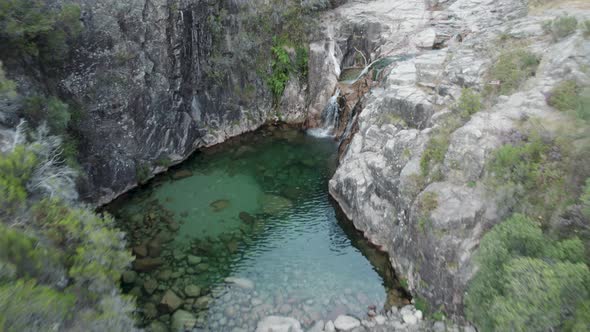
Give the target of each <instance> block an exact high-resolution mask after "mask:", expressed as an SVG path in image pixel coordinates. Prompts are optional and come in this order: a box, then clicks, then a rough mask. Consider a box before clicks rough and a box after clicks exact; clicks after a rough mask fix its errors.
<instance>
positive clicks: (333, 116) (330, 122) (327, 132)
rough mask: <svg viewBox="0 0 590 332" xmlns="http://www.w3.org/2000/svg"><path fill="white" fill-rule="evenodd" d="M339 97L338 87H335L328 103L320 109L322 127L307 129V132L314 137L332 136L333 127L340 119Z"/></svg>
mask: <svg viewBox="0 0 590 332" xmlns="http://www.w3.org/2000/svg"><path fill="white" fill-rule="evenodd" d="M339 97H340V89H336V93H334V95H333V96H332V97H331V98H330V101H329V102H328V105H326V107H325V108H324V110H323V111H322V127H320V128H312V129H309V130H308V131H307V133H308V134H310V135H312V136H316V137H332V136H333V135H334V129H335V128H336V127H337V126H338V121H339V120H340V105H338V98H339Z"/></svg>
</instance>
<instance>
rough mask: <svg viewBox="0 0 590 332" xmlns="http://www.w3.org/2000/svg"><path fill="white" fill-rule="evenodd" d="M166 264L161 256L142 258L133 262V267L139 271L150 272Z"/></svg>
mask: <svg viewBox="0 0 590 332" xmlns="http://www.w3.org/2000/svg"><path fill="white" fill-rule="evenodd" d="M163 264H164V261H163V260H162V259H161V258H140V259H136V260H135V261H134V262H133V269H134V270H135V271H138V272H150V271H153V270H155V269H157V268H159V267H160V266H162V265H163Z"/></svg>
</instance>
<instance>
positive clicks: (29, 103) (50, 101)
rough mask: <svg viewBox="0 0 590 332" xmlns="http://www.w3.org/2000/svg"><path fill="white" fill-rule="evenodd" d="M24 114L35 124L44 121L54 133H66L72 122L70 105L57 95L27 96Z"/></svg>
mask: <svg viewBox="0 0 590 332" xmlns="http://www.w3.org/2000/svg"><path fill="white" fill-rule="evenodd" d="M23 112H24V113H23V116H24V117H25V119H27V121H29V122H30V123H31V124H33V126H39V125H40V124H41V123H43V122H44V121H45V122H47V125H48V126H49V129H51V132H52V133H54V134H64V133H65V131H66V129H67V127H68V124H69V122H70V118H71V115H70V107H69V106H68V104H66V103H64V102H63V101H61V100H59V99H58V98H56V97H50V98H45V97H43V96H33V97H29V98H27V100H26V102H25V107H24V109H23Z"/></svg>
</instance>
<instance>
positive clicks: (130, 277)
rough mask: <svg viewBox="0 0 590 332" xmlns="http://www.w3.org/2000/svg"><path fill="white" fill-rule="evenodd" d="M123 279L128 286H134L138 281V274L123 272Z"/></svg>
mask: <svg viewBox="0 0 590 332" xmlns="http://www.w3.org/2000/svg"><path fill="white" fill-rule="evenodd" d="M121 279H123V282H124V283H126V284H132V283H134V282H135V280H137V272H135V271H125V272H123V275H122V276H121Z"/></svg>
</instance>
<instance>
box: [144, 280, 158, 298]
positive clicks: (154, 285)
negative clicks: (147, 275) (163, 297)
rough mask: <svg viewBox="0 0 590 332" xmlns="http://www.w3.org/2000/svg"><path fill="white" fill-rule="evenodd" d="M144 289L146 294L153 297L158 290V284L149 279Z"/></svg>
mask: <svg viewBox="0 0 590 332" xmlns="http://www.w3.org/2000/svg"><path fill="white" fill-rule="evenodd" d="M143 288H144V289H145V292H146V293H148V294H150V295H151V294H153V293H154V291H155V290H156V289H158V283H157V282H156V281H155V280H154V279H148V280H146V281H145V282H144V283H143Z"/></svg>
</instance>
